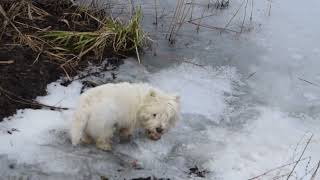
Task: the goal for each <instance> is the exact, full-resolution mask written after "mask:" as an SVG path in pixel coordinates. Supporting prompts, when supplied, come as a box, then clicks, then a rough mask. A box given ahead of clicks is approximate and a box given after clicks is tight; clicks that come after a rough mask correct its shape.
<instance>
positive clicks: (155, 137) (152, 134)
mask: <svg viewBox="0 0 320 180" xmlns="http://www.w3.org/2000/svg"><path fill="white" fill-rule="evenodd" d="M147 135H148V137H149V138H150V139H151V140H154V141H157V140H159V139H161V136H162V131H161V133H159V132H157V131H151V130H147Z"/></svg>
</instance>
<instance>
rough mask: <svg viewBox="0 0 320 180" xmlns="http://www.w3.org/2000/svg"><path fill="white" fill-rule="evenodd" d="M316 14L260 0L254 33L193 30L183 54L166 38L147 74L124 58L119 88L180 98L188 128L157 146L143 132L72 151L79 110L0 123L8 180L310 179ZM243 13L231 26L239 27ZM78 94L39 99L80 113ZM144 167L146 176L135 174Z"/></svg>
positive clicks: (62, 92) (52, 93)
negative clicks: (146, 86) (199, 172)
mask: <svg viewBox="0 0 320 180" xmlns="http://www.w3.org/2000/svg"><path fill="white" fill-rule="evenodd" d="M241 2H242V1H231V4H230V5H231V7H230V9H227V10H223V12H219V13H217V15H216V16H217V17H216V18H215V19H212V20H211V21H210V20H208V21H207V22H206V21H204V22H205V23H210V24H213V25H217V26H218V25H220V24H219V23H221V24H223V23H224V24H225V23H226V22H227V21H228V18H230V17H232V15H233V13H234V10H236V9H237V8H238V5H240V4H241ZM248 2H249V3H248V4H249V5H248V7H251V5H252V4H251V2H252V1H251V0H249V1H248ZM161 3H163V4H164V5H166V3H169V4H170V1H161ZM201 3H203V2H201ZM171 4H174V3H172V2H171ZM244 5H245V3H244V4H243V6H244ZM172 7H173V6H172ZM319 7H320V1H318V0H310V1H308V2H302V1H298V0H281V1H259V2H258V1H254V11H253V21H252V23H250V22H247V21H246V24H245V25H246V27H254V29H252V30H251V31H250V32H245V33H243V34H242V35H241V36H238V35H233V34H228V33H223V34H222V35H219V33H217V32H215V31H212V30H206V29H200V33H199V34H195V33H193V32H192V31H193V30H194V27H185V29H183V31H181V32H184V33H186V34H187V35H188V32H189V33H190V32H191V35H192V38H188V37H190V36H187V35H186V36H183V35H181V36H179V37H178V41H179V38H180V41H182V42H181V43H180V45H181V44H183V48H179V47H177V48H176V49H174V48H173V49H172V48H168V47H167V46H165V45H163V44H162V41H159V45H158V46H159V47H158V50H157V54H158V56H156V57H153V56H152V55H150V54H146V55H145V56H144V57H143V59H144V62H145V63H146V67H147V68H146V69H145V68H144V67H143V66H141V65H138V64H137V63H135V62H133V61H127V62H126V63H125V64H124V65H122V66H121V67H120V69H119V70H116V71H115V72H114V73H116V74H117V79H116V81H133V82H139V81H147V82H150V83H151V84H153V85H154V86H157V87H160V88H162V89H165V90H167V91H170V92H177V93H179V94H180V95H181V100H182V118H181V121H180V122H179V123H178V124H177V127H176V128H174V129H172V131H170V132H169V133H168V134H166V135H165V136H164V137H163V138H162V139H161V140H160V141H157V142H151V141H149V140H148V139H147V138H146V137H145V136H144V135H143V134H141V133H139V132H137V133H136V134H135V137H134V139H133V141H132V142H130V143H128V144H119V143H117V142H115V150H114V152H113V153H106V152H101V151H99V150H97V149H96V148H95V147H94V146H80V147H72V146H71V144H70V140H69V137H68V124H69V123H70V115H71V113H72V110H70V111H63V112H59V111H51V110H46V109H41V110H31V109H26V110H19V111H18V112H17V114H16V115H15V116H13V117H9V118H8V120H6V121H5V122H2V123H0V175H1V178H4V179H8V178H9V177H11V178H12V177H15V178H19V177H25V178H26V177H29V178H31V179H98V178H100V176H105V177H109V178H110V179H123V178H127V179H128V178H134V177H148V176H152V175H155V176H157V177H163V178H171V179H187V178H190V179H197V178H198V179H203V178H200V177H196V176H195V175H189V174H188V173H189V169H190V168H192V167H195V166H198V167H199V168H200V169H205V170H207V171H209V173H207V174H205V175H206V177H205V178H204V179H225V180H230V179H232V180H234V179H235V180H238V179H239V180H242V179H249V178H253V177H255V176H259V175H260V174H263V173H265V172H267V173H266V174H264V175H262V176H259V177H258V178H256V179H267V180H269V179H287V177H288V175H289V174H290V172H291V171H292V170H293V171H292V174H291V177H290V179H308V180H309V179H310V178H311V176H312V174H313V173H314V172H315V170H316V167H317V163H318V162H319V161H320V153H319V152H320V122H319V116H320V94H319V93H320V73H319V71H318V67H319V66H320V61H319V59H320V45H319V43H318V41H319V40H320V34H319V32H320V24H319V23H316V22H317V21H316V20H315V18H316V17H318V16H319V15H320V11H319ZM269 12H270V16H269ZM243 13H244V12H243V10H242V11H240V13H239V14H240V15H239V16H240V18H239V17H238V16H237V18H235V23H232V25H231V27H230V28H237V27H239V24H240V25H241V23H242V18H241V15H242V14H243ZM246 13H247V15H248V16H249V15H250V8H249V10H248V12H246ZM226 14H227V15H229V16H226V17H228V18H226V17H225V18H223V17H224V16H225V15H226ZM217 19H218V20H217ZM146 21H148V19H146ZM222 26H223V25H222ZM186 37H187V38H186ZM177 46H179V44H178V45H177ZM168 49H169V50H168ZM170 58H172V59H178V60H181V59H183V60H186V61H185V62H181V61H179V62H180V63H176V62H174V63H173V62H171V61H174V60H169V59H170ZM161 60H163V61H161ZM190 62H192V63H190ZM195 64H202V65H203V66H198V65H195ZM93 69H94V68H93ZM110 79H112V75H111V72H104V73H101V74H100V76H99V77H88V79H87V80H90V81H94V82H97V83H106V82H108V81H109V80H110ZM81 88H82V84H81V82H79V81H75V82H73V83H71V84H70V85H68V86H67V87H64V86H61V85H60V83H59V82H55V83H52V84H50V85H48V95H47V96H44V97H38V100H39V101H40V102H42V103H45V104H50V105H55V106H64V107H74V105H75V104H76V102H77V98H78V96H79V94H80V91H81ZM115 141H117V140H116V139H115ZM305 148H306V149H305ZM301 154H303V156H302V157H301V161H299V162H298V163H295V162H296V161H297V160H299V158H300V156H301ZM136 160H137V161H138V163H139V167H140V168H138V169H137V168H132V163H134V162H135V161H136ZM296 164H297V165H296ZM319 171H320V170H319ZM319 173H320V172H319ZM1 178H0V179H1ZM315 179H320V175H318V176H316V177H315ZM315 179H314V180H315Z"/></svg>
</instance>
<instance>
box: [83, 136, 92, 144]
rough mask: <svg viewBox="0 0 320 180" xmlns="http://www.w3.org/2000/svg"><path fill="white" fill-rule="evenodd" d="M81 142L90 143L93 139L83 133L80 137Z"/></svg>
mask: <svg viewBox="0 0 320 180" xmlns="http://www.w3.org/2000/svg"><path fill="white" fill-rule="evenodd" d="M81 142H82V143H84V144H92V143H93V139H92V138H91V137H90V136H88V135H83V136H82V138H81Z"/></svg>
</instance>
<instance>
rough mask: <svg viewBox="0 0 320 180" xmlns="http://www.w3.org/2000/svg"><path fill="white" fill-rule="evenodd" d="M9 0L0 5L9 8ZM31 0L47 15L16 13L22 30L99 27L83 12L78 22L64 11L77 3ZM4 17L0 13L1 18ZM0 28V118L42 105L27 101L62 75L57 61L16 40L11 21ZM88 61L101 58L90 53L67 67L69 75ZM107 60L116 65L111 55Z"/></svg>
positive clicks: (67, 11)
mask: <svg viewBox="0 0 320 180" xmlns="http://www.w3.org/2000/svg"><path fill="white" fill-rule="evenodd" d="M12 2H14V1H11V0H6V1H1V2H0V5H1V6H2V7H3V8H4V10H6V11H9V9H10V6H11V5H12ZM16 2H18V1H16ZM62 2H63V3H62ZM32 3H33V5H35V6H36V7H38V8H41V9H43V10H45V11H46V12H48V13H49V14H50V15H49V16H46V17H43V18H42V19H40V18H39V19H36V18H34V19H33V20H30V19H28V18H27V17H26V18H23V17H20V16H17V17H16V18H15V19H14V21H16V22H22V23H23V24H24V25H21V26H18V25H17V26H18V28H19V29H20V31H21V32H22V33H23V34H32V33H36V32H37V31H38V29H50V30H66V31H94V30H96V29H98V23H97V22H96V21H92V20H90V19H89V20H88V19H84V18H85V17H84V16H83V19H81V17H80V16H79V17H80V19H79V17H78V19H77V21H78V22H76V23H73V21H72V18H74V17H71V16H70V17H69V16H67V15H66V14H71V13H72V12H74V11H75V10H76V9H77V8H78V7H77V6H74V5H72V4H71V3H69V2H66V1H64V0H58V1H52V0H51V2H50V1H48V2H47V1H36V0H35V1H32ZM1 18H2V19H1ZM4 19H5V18H4V17H3V16H1V14H0V21H3V20H4ZM62 19H65V20H68V21H65V20H62ZM66 22H68V23H66ZM82 22H85V23H82ZM3 24H4V23H3ZM3 24H2V25H3ZM32 27H36V28H38V29H35V28H32ZM1 31H2V32H3V33H2V34H1V38H0V122H1V121H2V120H3V118H5V117H8V116H11V115H13V114H15V112H16V110H17V109H24V108H41V106H39V105H34V104H32V103H29V101H32V100H33V99H34V98H36V97H37V96H42V95H45V94H46V87H47V84H48V83H50V82H53V81H56V80H57V79H59V77H61V76H64V75H65V72H64V71H63V70H62V69H61V68H60V64H59V63H58V62H56V61H53V60H52V59H50V57H48V56H46V55H44V54H41V53H38V52H35V51H33V50H32V49H31V48H30V47H29V46H26V45H23V44H21V43H20V42H19V41H17V36H16V35H17V32H15V31H14V28H13V27H10V23H8V24H7V25H6V26H1ZM113 56H114V55H113V54H111V53H105V54H104V57H103V59H105V58H107V57H113ZM88 61H90V62H93V63H100V62H101V59H96V58H95V57H93V56H90V55H89V56H88V57H86V58H85V59H83V60H81V62H79V64H78V66H77V69H72V70H70V69H69V70H70V71H68V73H69V75H70V76H71V77H72V76H75V75H76V74H77V72H78V71H79V70H81V69H83V68H85V67H86V66H87V65H88ZM110 63H114V64H115V65H118V63H117V61H114V58H113V60H112V61H110ZM26 101H27V102H26Z"/></svg>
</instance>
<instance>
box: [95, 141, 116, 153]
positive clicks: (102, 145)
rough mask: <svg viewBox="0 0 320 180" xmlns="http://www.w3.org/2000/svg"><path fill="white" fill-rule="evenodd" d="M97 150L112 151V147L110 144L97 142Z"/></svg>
mask: <svg viewBox="0 0 320 180" xmlns="http://www.w3.org/2000/svg"><path fill="white" fill-rule="evenodd" d="M96 146H97V148H99V149H101V150H103V151H111V150H112V145H111V144H110V143H106V142H104V143H102V142H98V143H97V144H96Z"/></svg>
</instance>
